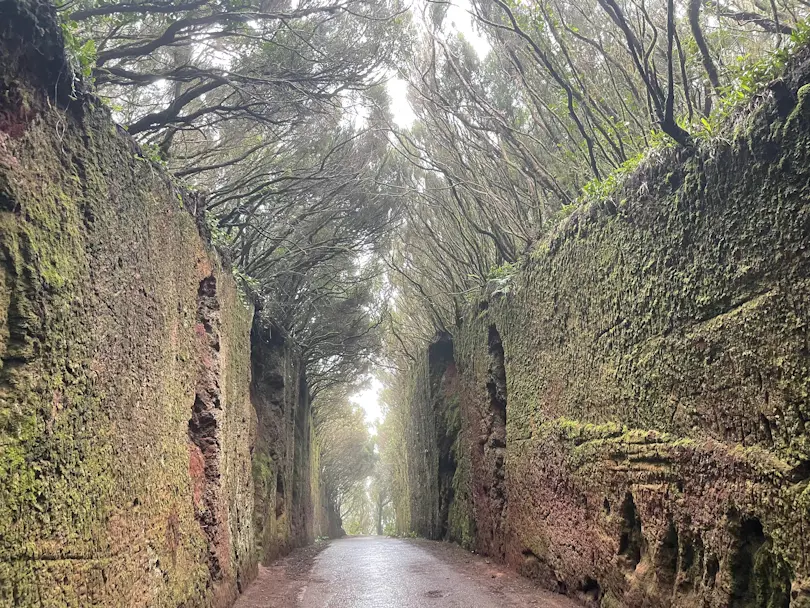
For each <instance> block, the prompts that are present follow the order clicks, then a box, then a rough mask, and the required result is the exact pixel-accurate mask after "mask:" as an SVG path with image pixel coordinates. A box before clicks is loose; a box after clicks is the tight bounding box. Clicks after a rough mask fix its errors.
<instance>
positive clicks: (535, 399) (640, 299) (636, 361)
mask: <svg viewBox="0 0 810 608" xmlns="http://www.w3.org/2000/svg"><path fill="white" fill-rule="evenodd" d="M808 81H810V52H808V49H806V48H805V49H801V50H800V51H799V52H798V53H797V55H796V56H795V57H794V58H793V60H792V62H791V65H790V66H789V67H788V69H787V72H786V73H785V76H784V77H783V79H782V81H781V83H783V84H784V87H782V86H773V87H771V89H766V90H764V91H763V92H762V93H761V94H759V95H757V96H756V97H755V98H754V99H753V100H752V101H751V103H750V105H749V107H748V108H747V110H746V111H745V112H743V113H741V114H738V115H737V116H736V117H735V118H734V120H733V121H731V122H730V124H729V125H728V128H727V130H726V132H725V133H724V134H722V135H721V136H718V137H716V138H714V139H713V140H712V141H700V142H698V145H697V147H696V149H695V150H692V151H687V150H681V151H677V150H673V149H663V150H658V151H656V152H655V153H653V154H652V155H651V156H650V158H649V159H648V160H647V161H646V162H644V163H642V166H641V167H640V168H639V169H638V170H637V171H636V172H635V173H634V174H633V175H631V176H630V177H629V178H628V179H626V180H625V182H624V183H623V185H621V186H619V187H618V188H617V189H616V190H615V191H614V192H612V193H611V194H610V195H608V196H605V197H603V198H600V199H599V200H594V201H591V202H590V203H589V204H587V205H585V206H583V207H581V208H580V209H579V210H577V211H576V212H575V213H574V215H573V216H571V217H570V218H569V219H568V220H567V221H566V222H565V223H564V225H562V226H561V227H560V228H559V229H558V230H557V231H556V232H555V233H554V234H553V235H552V236H551V237H550V238H548V239H547V240H546V241H545V242H543V243H542V244H541V245H540V246H538V247H537V249H536V251H534V252H533V253H532V255H531V256H530V259H529V260H527V261H526V263H525V264H524V265H523V266H522V268H521V269H520V270H519V271H518V272H517V273H516V275H515V276H514V277H513V278H512V279H511V281H509V282H508V283H507V284H506V286H505V287H504V285H503V284H501V285H500V286H499V287H498V289H499V291H498V292H496V293H491V294H490V295H489V296H487V297H486V298H485V299H484V300H483V301H482V302H480V304H478V305H477V306H476V307H475V308H474V310H471V311H470V314H469V315H468V317H467V318H466V319H465V321H464V322H463V324H462V325H461V326H460V327H458V328H456V330H455V331H454V332H453V333H454V336H453V341H454V346H455V362H456V365H457V368H458V370H459V374H460V383H459V388H458V391H459V392H458V398H459V403H460V406H459V407H460V412H461V428H462V434H461V436H462V437H464V438H465V440H466V446H465V447H464V448H463V450H462V452H463V453H464V459H463V462H462V464H463V465H464V466H465V467H467V468H469V470H470V472H469V473H468V474H467V478H468V479H469V480H470V495H471V496H472V501H471V502H467V503H465V505H462V508H461V509H460V510H461V511H462V512H464V511H466V516H467V518H468V519H469V520H471V521H473V522H474V524H475V525H474V529H475V540H474V545H475V547H476V549H478V550H479V551H482V552H485V553H488V554H490V555H493V556H496V557H502V558H503V559H505V560H506V561H508V562H509V563H511V564H513V565H514V566H516V567H518V568H519V569H521V570H522V571H523V572H524V573H526V574H527V575H530V576H534V577H536V578H538V579H539V580H541V581H542V582H543V583H544V584H545V585H547V586H549V587H551V588H553V589H557V590H559V591H560V592H562V593H567V594H568V595H571V596H574V597H578V598H579V599H581V600H583V601H585V602H587V603H589V604H591V605H602V606H626V607H630V606H633V607H636V606H650V607H658V606H683V607H686V606H710V607H716V608H721V607H726V606H731V607H767V608H776V607H782V606H788V605H789V606H792V607H794V608H795V607H800V606H801V607H804V606H810V564H808V561H807V557H806V547H807V546H808V545H810V535H809V534H810V533H809V532H808V530H810V526H809V525H808V524H810V522H808V515H810V511H808V509H810V491H808V482H810V445H809V444H808V434H807V429H806V425H807V423H808V420H810V398H809V397H808V392H809V391H810V358H808V357H809V355H810V347H808V344H810V333H809V331H810V330H809V329H808V328H809V327H810V85H808V84H807V83H808ZM777 84H779V83H777ZM785 91H788V92H789V94H786V93H785ZM777 93H778V95H779V99H777V98H776V95H777ZM499 344H500V346H498V345H499ZM420 374H422V372H418V371H417V372H416V373H415V375H414V378H416V379H419V378H424V374H422V375H421V376H420ZM427 375H428V376H429V374H427ZM420 382H423V383H424V380H420ZM502 406H503V407H502ZM501 409H503V410H505V413H503V414H502V413H501ZM501 418H503V422H504V424H505V431H506V432H505V450H503V451H501V445H500V444H501V442H502V441H503V439H502V435H501V433H500V431H499V428H500V427H499V425H500V424H501V422H500V421H501ZM414 424H421V423H420V422H418V420H416V419H415V421H414ZM415 456H419V455H418V454H416V455H415ZM419 483H424V481H423V480H418V479H414V480H413V481H412V484H419ZM412 509H413V507H412Z"/></svg>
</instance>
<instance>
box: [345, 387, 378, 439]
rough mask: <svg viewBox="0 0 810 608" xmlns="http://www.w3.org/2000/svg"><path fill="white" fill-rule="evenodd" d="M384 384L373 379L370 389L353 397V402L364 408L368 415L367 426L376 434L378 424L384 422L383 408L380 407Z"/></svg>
mask: <svg viewBox="0 0 810 608" xmlns="http://www.w3.org/2000/svg"><path fill="white" fill-rule="evenodd" d="M382 388H383V385H382V382H380V381H379V380H377V378H373V379H372V380H371V382H370V383H369V385H368V388H367V389H365V390H363V391H360V392H359V393H357V394H355V395H352V397H351V400H352V402H353V403H356V404H357V405H359V406H360V407H362V408H363V411H364V412H365V413H366V426H368V427H369V429H371V430H372V432H374V431H375V430H376V427H377V423H378V422H381V421H382V418H383V414H382V407H381V406H380V391H382Z"/></svg>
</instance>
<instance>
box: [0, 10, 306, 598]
mask: <svg viewBox="0 0 810 608" xmlns="http://www.w3.org/2000/svg"><path fill="white" fill-rule="evenodd" d="M0 14H2V15H3V17H2V19H0V81H1V82H2V88H0V606H15V607H16V606H23V607H24V606H41V605H48V606H82V607H85V606H125V605H126V606H185V607H187V608H191V607H194V606H217V607H218V606H227V605H229V604H230V603H231V601H232V600H233V599H234V598H235V596H236V595H237V593H238V592H239V590H240V589H241V588H242V587H243V586H244V585H245V584H246V583H247V582H248V581H250V579H251V578H252V577H253V576H254V575H255V573H256V570H257V562H258V561H266V560H267V559H270V558H271V557H272V556H274V555H277V554H279V553H280V552H282V551H285V550H287V549H288V548H289V547H291V546H293V545H295V544H301V543H302V542H305V541H306V540H307V539H309V538H311V537H312V526H311V523H310V521H311V512H312V500H311V495H312V494H311V487H312V483H313V482H312V480H311V479H310V476H309V470H310V458H311V453H312V449H313V448H312V446H311V442H310V439H309V437H310V433H311V431H310V428H311V420H310V414H309V402H308V396H307V394H306V390H305V387H306V382H305V380H304V378H303V374H302V372H301V370H300V366H299V365H297V363H296V358H295V354H294V353H293V352H292V351H291V350H290V349H289V348H287V347H286V346H284V344H283V342H279V341H278V340H276V339H275V336H269V335H264V334H262V330H261V329H260V327H261V325H260V324H259V323H258V322H255V321H254V319H253V309H252V306H250V305H249V304H248V303H246V302H245V301H244V298H243V297H242V296H241V295H240V294H239V292H238V290H237V287H236V285H235V283H234V281H233V279H232V278H231V273H230V271H229V270H228V269H227V268H224V267H223V264H222V263H221V262H220V259H219V256H218V255H217V254H216V253H215V252H214V251H213V250H212V249H211V247H210V246H209V244H208V241H207V238H206V237H205V232H206V231H205V228H204V225H203V222H202V221H201V220H200V216H201V208H202V200H201V199H200V197H199V196H198V195H195V194H192V193H189V192H186V191H184V190H182V189H181V188H179V187H177V186H176V185H175V184H174V183H173V182H172V180H171V179H169V177H168V176H167V174H166V173H165V172H164V171H163V170H162V168H161V167H160V166H157V165H155V164H153V163H152V162H151V161H150V160H148V159H146V158H144V156H143V154H142V153H141V151H140V149H139V148H138V146H137V145H136V144H135V143H134V142H133V141H132V139H131V138H129V137H128V136H127V135H126V134H125V133H123V132H122V131H121V129H120V128H119V127H117V126H116V125H115V124H114V123H113V121H112V120H111V118H110V113H109V111H108V110H107V109H106V108H104V107H103V106H102V105H101V104H100V102H98V101H97V100H95V99H93V98H92V96H89V95H86V94H84V93H83V92H82V90H81V84H80V83H79V82H76V81H74V80H73V78H72V71H71V69H70V67H69V66H68V63H67V62H66V60H65V53H64V47H63V43H62V39H61V35H60V30H59V26H58V25H57V23H56V21H55V18H54V13H53V10H52V8H51V7H50V6H48V5H47V4H45V3H42V2H40V1H39V0H0ZM201 233H202V236H201ZM251 337H252V338H253V339H252V340H251ZM279 390H280V391H281V393H282V396H281V397H279V396H278V395H279ZM274 408H275V409H274ZM278 408H281V409H280V413H279V412H278V411H277V409H278ZM252 455H254V456H256V458H255V459H253V458H252ZM268 462H270V463H272V467H271V469H270V470H266V469H265V466H266V465H267V463H268ZM254 480H255V481H254ZM316 481H317V480H316Z"/></svg>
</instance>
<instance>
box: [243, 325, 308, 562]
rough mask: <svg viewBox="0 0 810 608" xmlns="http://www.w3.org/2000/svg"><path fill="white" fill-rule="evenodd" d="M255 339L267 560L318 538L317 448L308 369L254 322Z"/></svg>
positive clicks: (258, 515)
mask: <svg viewBox="0 0 810 608" xmlns="http://www.w3.org/2000/svg"><path fill="white" fill-rule="evenodd" d="M252 344H253V349H252V350H253V352H252V356H251V360H252V364H253V382H252V385H251V396H252V401H253V404H254V406H255V408H256V414H257V417H258V439H257V442H256V446H255V450H254V452H253V471H254V474H253V477H254V480H255V483H256V500H255V511H254V521H255V526H256V542H257V550H258V553H259V557H260V559H261V561H262V562H263V563H268V562H269V561H271V560H272V559H274V558H276V557H278V556H280V555H283V554H285V553H287V552H289V551H290V550H291V549H294V548H295V547H300V546H302V545H305V544H308V543H310V542H312V541H313V540H314V536H315V513H316V511H315V504H314V502H313V500H316V497H318V496H319V495H320V491H319V488H318V485H317V479H316V478H313V474H314V473H316V472H317V471H313V466H312V464H313V462H315V463H316V462H317V451H316V450H315V448H314V445H313V441H312V436H313V431H312V410H311V404H310V399H309V392H308V390H307V383H306V378H305V375H304V370H303V369H302V367H301V365H300V363H299V361H298V359H297V357H296V355H295V352H294V351H292V350H291V349H290V348H289V346H288V345H286V344H285V342H284V340H283V339H282V338H281V337H280V336H279V334H278V333H277V332H274V331H273V330H268V329H265V328H263V326H262V325H261V324H260V323H255V324H254V327H253V340H252ZM313 454H314V456H313ZM313 486H314V487H313Z"/></svg>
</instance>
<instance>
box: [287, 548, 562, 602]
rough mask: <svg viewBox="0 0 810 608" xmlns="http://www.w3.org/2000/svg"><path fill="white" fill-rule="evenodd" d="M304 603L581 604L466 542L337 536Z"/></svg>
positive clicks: (312, 576) (318, 562)
mask: <svg viewBox="0 0 810 608" xmlns="http://www.w3.org/2000/svg"><path fill="white" fill-rule="evenodd" d="M297 600H298V602H297V604H296V605H297V606H299V607H301V608H451V607H458V608H503V607H504V606H511V607H524V606H535V607H539V608H574V607H575V606H577V605H578V604H576V603H574V602H572V601H570V600H568V599H567V598H565V597H562V596H560V595H557V594H554V593H551V592H548V591H544V590H542V589H540V588H538V587H537V586H536V585H534V584H533V583H532V582H530V581H528V580H526V579H523V578H521V577H519V576H517V575H516V574H514V573H512V572H510V571H507V570H505V569H503V568H500V567H498V566H494V565H491V564H488V563H487V561H486V560H483V559H481V558H479V557H477V556H473V555H471V554H469V553H467V552H466V551H464V550H462V549H460V548H459V547H456V546H453V545H449V544H447V543H432V542H430V541H411V540H397V539H391V538H381V537H361V538H346V539H342V540H337V541H333V542H332V543H331V544H330V545H329V546H328V547H327V548H326V549H325V550H324V551H323V552H322V553H320V554H319V555H318V557H317V558H315V563H314V566H313V567H312V570H311V571H310V572H309V574H308V575H307V576H306V581H305V582H304V584H303V586H302V588H301V589H300V591H299V593H298V597H297Z"/></svg>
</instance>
